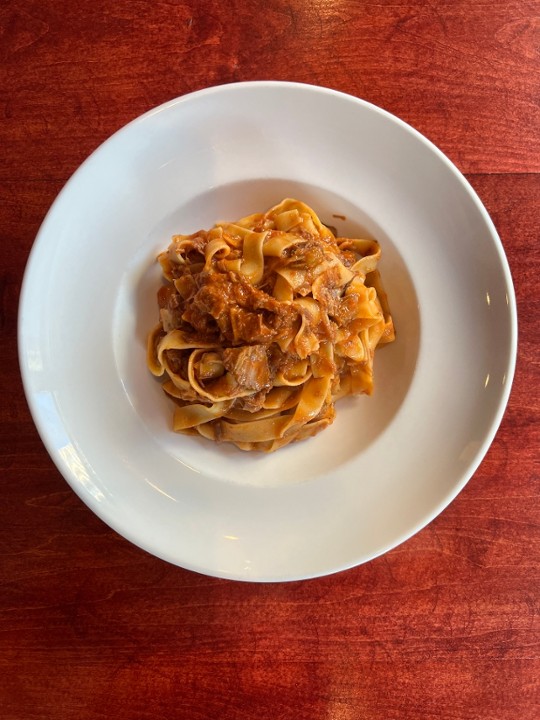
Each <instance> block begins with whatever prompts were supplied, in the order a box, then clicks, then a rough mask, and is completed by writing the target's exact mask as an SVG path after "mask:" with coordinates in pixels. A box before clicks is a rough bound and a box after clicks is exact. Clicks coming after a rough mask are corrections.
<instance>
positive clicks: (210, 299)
mask: <svg viewBox="0 0 540 720" xmlns="http://www.w3.org/2000/svg"><path fill="white" fill-rule="evenodd" d="M380 255H381V250H380V247H379V244H378V242H377V241H376V240H369V239H351V238H341V237H336V236H335V235H334V233H333V232H332V231H331V230H330V229H329V228H328V227H327V226H325V225H324V224H323V223H322V222H321V220H320V219H319V217H318V216H317V215H316V213H315V212H314V211H313V210H312V209H311V208H310V207H308V206H307V205H305V204H304V203H302V202H300V201H298V200H293V199H285V200H283V201H282V202H281V203H279V204H278V205H275V206H274V207H272V208H270V210H268V211H267V212H265V213H255V214H253V215H249V216H247V217H245V218H242V219H240V220H238V221H236V222H234V223H229V222H224V223H217V224H216V225H215V226H214V227H213V228H212V229H210V230H208V231H206V230H200V231H199V232H196V233H193V234H192V235H175V236H173V238H172V241H171V243H170V245H169V247H168V249H167V250H166V251H164V252H162V253H161V254H160V255H159V256H158V260H159V263H160V265H161V267H162V270H163V276H164V278H165V280H166V284H164V285H163V287H162V288H160V290H159V292H158V304H159V308H160V316H159V324H158V325H157V326H156V327H155V328H154V329H153V330H152V332H151V333H150V334H149V337H148V353H147V364H148V367H149V369H150V371H151V372H152V374H154V375H155V376H156V377H160V378H163V379H164V383H163V389H164V390H165V392H166V393H167V395H168V396H169V397H170V398H171V400H173V401H174V403H175V405H176V408H175V413H174V419H173V429H174V430H175V431H176V432H181V433H186V434H198V435H201V436H202V437H205V438H208V439H210V440H214V441H216V442H230V443H233V444H235V445H236V446H237V447H239V448H240V449H242V450H261V451H264V452H272V451H274V450H277V449H278V448H280V447H283V446H284V445H288V444H289V443H291V442H293V441H297V440H303V439H305V438H308V437H311V436H313V435H315V434H316V433H318V432H320V431H321V430H323V429H324V428H325V427H328V425H330V424H331V423H332V422H333V420H334V417H335V402H336V400H337V399H339V398H340V397H343V396H344V395H350V394H359V393H366V394H368V395H369V394H371V392H372V390H373V360H374V354H375V349H376V348H377V347H378V346H379V345H380V344H383V343H388V342H391V341H392V340H394V338H395V332H394V325H393V322H392V317H391V314H390V310H389V306H388V300H387V297H386V293H385V292H384V289H383V286H382V283H381V278H380V273H379V270H378V262H379V259H380Z"/></svg>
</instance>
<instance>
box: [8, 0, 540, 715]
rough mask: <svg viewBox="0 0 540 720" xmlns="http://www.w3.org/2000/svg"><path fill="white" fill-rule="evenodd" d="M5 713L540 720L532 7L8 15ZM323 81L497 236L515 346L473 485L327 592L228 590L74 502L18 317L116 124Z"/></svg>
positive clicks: (348, 2) (429, 1) (52, 4)
mask: <svg viewBox="0 0 540 720" xmlns="http://www.w3.org/2000/svg"><path fill="white" fill-rule="evenodd" d="M0 25H1V32H0V57H1V65H0V100H1V124H0V148H1V156H2V163H1V165H0V174H1V177H0V181H1V198H2V199H1V203H0V228H1V233H2V241H1V245H0V252H1V253H2V262H1V285H0V287H1V316H0V332H1V342H0V358H1V360H0V366H1V368H2V375H1V393H2V403H1V409H0V418H1V423H2V434H1V458H0V467H1V481H2V501H1V503H0V538H1V540H0V559H1V566H0V569H1V575H0V582H1V593H0V619H1V625H0V670H1V672H0V716H1V717H2V718H3V719H4V720H15V719H16V720H34V719H35V718H40V719H41V718H44V719H45V718H51V719H52V720H63V719H64V718H74V719H77V720H87V719H92V720H98V719H100V720H101V719H103V718H115V720H119V719H124V718H134V719H135V718H137V719H143V718H148V719H149V720H150V719H152V720H154V719H155V718H163V719H165V718H167V719H169V718H191V719H198V720H211V719H212V720H214V719H219V720H230V719H232V718H235V719H243V720H246V719H248V718H254V719H257V720H264V719H266V718H268V719H269V720H270V719H272V720H280V719H287V718H290V719H291V720H293V719H294V720H300V719H305V720H317V719H319V718H320V719H321V720H322V719H323V718H324V719H325V720H353V719H362V720H364V719H366V720H367V719H370V720H423V719H430V720H431V719H435V718H448V719H450V718H451V719H452V720H476V719H477V718H485V719H486V720H487V719H488V718H489V719H490V720H533V718H538V717H540V708H539V705H538V701H539V685H540V683H539V677H540V662H539V657H540V656H539V653H538V631H539V624H538V588H539V567H540V554H539V532H538V523H539V519H540V517H539V510H538V490H539V488H538V456H537V448H538V409H539V401H538V380H539V375H538V370H537V368H538V364H537V363H538V359H537V358H538V354H537V353H538V351H537V345H536V341H537V340H538V323H537V316H536V311H537V309H538V295H537V292H538V280H537V277H538V270H539V267H538V260H539V250H538V227H539V222H538V221H539V219H540V218H539V208H540V123H539V111H538V101H539V99H540V84H539V80H540V78H539V57H540V56H539V47H540V42H539V29H540V3H539V2H538V0H529V1H525V0H522V1H520V0H516V1H512V0H491V1H490V2H484V1H483V0H482V1H480V0H456V1H452V2H446V3H444V2H438V1H437V0H426V1H421V0H395V1H393V2H390V1H388V2H385V1H384V0H381V1H379V2H375V1H373V2H370V1H368V0H366V1H365V2H353V1H352V0H335V1H333V2H332V1H330V0H312V1H311V2H308V0H292V1H291V2H285V1H284V0H278V1H277V2H263V0H245V2H241V1H240V0H238V1H235V0H232V1H231V2H225V0H221V2H218V1H217V0H200V1H199V2H197V1H196V0H184V1H183V2H182V1H179V2H176V1H175V0H169V1H168V2H161V1H159V0H156V2H144V1H143V0H139V1H133V2H129V1H127V0H117V1H116V2H106V1H105V0H92V2H90V1H88V2H85V1H84V0H80V1H79V2H75V1H73V2H60V1H59V0H25V2H23V1H22V0H4V2H3V3H2V6H1V8H0ZM251 79H286V80H296V81H301V82H307V83H313V84H320V85H325V86H329V87H332V88H335V89H338V90H343V91H346V92H348V93H351V94H353V95H356V96H358V97H361V98H364V99H366V100H369V101H371V102H373V103H375V104H377V105H379V106H381V107H383V108H385V109H387V110H389V111H390V112H392V113H394V114H396V115H398V116H400V117H401V118H403V119H404V120H405V121H407V122H409V123H410V124H412V125H413V126H414V127H416V128H417V129H418V130H420V131H421V132H422V133H424V134H425V135H426V136H427V137H428V138H430V139H431V140H432V141H433V142H435V143H436V144H437V145H438V146H439V147H440V148H441V149H442V150H443V151H444V152H445V153H446V154H447V155H448V156H449V157H450V159H451V160H453V161H454V162H455V163H456V164H457V166H458V167H459V168H460V169H461V171H462V172H464V173H465V175H466V176H467V178H468V179H469V180H470V182H471V183H472V185H473V186H474V187H475V189H476V190H477V192H478V193H479V195H480V198H481V199H482V201H483V202H484V204H485V205H486V207H487V209H488V211H489V212H490V214H491V216H492V218H493V220H494V222H495V224H496V226H497V228H498V231H499V233H500V236H501V239H502V242H503V244H504V247H505V250H506V253H507V255H508V258H509V261H510V265H511V268H512V271H513V277H514V281H515V285H516V292H517V299H518V307H519V317H520V348H519V359H518V365H517V373H516V378H515V382H514V387H513V391H512V395H511V399H510V403H509V406H508V410H507V413H506V415H505V418H504V420H503V422H502V425H501V428H500V430H499V432H498V434H497V437H496V439H495V441H494V443H493V445H492V447H491V449H490V451H489V452H488V454H487V457H486V458H485V460H484V462H483V463H482V465H481V467H480V469H479V470H478V471H477V472H476V474H475V475H474V477H473V478H472V480H471V481H470V482H469V484H468V485H467V487H466V489H465V490H464V491H463V492H462V493H461V494H460V496H459V497H458V498H457V500H456V501H455V502H454V503H453V504H452V505H451V506H450V507H449V508H448V509H447V510H446V511H445V512H444V513H443V514H442V515H441V516H440V517H439V518H437V519H436V520H435V521H434V522H433V523H432V524H431V525H430V526H429V527H427V528H426V529H425V530H423V531H422V532H420V533H419V534H418V535H416V536H415V537H414V538H413V539H411V540H409V541H408V542H406V543H405V544H404V545H402V546H400V547H398V548H397V549H395V550H394V551H392V552H390V553H388V554H386V555H385V556H383V557H381V558H379V559H377V560H374V561H373V562H370V563H368V564H366V565H364V566H361V567H358V568H356V569H353V570H350V571H348V572H343V573H340V574H338V575H335V576H331V577H327V578H322V579H317V580H311V581H305V582H296V583H288V584H287V583H284V584H270V585H257V584H244V583H237V582H232V581H225V580H217V579H212V578H209V577H204V576H199V575H196V574H194V573H191V572H188V571H184V570H182V569H180V568H177V567H173V566H171V565H168V564H166V563H165V562H162V561H160V560H157V559H156V558H154V557H151V556H150V555H148V554H146V553H145V552H143V551H141V550H138V549H137V548H135V547H134V546H133V545H131V544H130V543H128V542H127V541H126V540H124V539H123V538H121V537H119V536H118V535H116V534H115V533H114V532H113V531H112V530H110V529H109V528H108V527H106V526H105V525H104V524H103V523H102V522H101V521H100V520H98V519H97V518H96V517H95V516H94V515H93V514H92V513H91V512H90V511H89V510H88V509H87V508H86V507H85V506H84V505H83V504H82V503H81V502H80V501H79V499H78V498H77V497H76V496H75V494H74V493H73V492H72V491H71V490H70V488H69V486H68V485H67V483H66V482H65V481H64V480H63V479H62V477H61V476H60V475H59V473H58V471H57V470H56V469H55V467H54V466H53V463H52V462H51V460H50V459H49V457H48V455H47V453H46V452H45V450H44V448H43V446H42V444H41V442H40V440H39V438H38V435H37V432H36V430H35V428H34V426H33V424H32V420H31V418H30V415H29V412H28V409H27V405H26V402H25V399H24V396H23V391H22V386H21V381H20V377H19V369H18V363H17V350H16V331H17V328H16V312H17V304H18V296H19V291H20V287H21V279H22V275H23V271H24V267H25V262H26V259H27V256H28V252H29V250H30V248H31V246H32V243H33V240H34V238H35V235H36V232H37V230H38V228H39V225H40V223H41V221H42V220H43V217H44V215H45V213H46V211H47V209H48V208H49V206H50V204H51V203H52V201H53V200H54V198H55V196H56V194H57V193H58V191H59V190H60V188H61V187H62V186H63V184H64V183H65V182H66V180H67V179H68V178H69V176H70V175H71V173H72V172H73V171H74V170H75V169H76V168H77V167H78V165H79V164H80V163H81V162H82V161H83V159H84V158H85V157H86V156H87V155H88V154H89V153H90V152H91V151H92V150H93V149H94V148H95V147H96V146H97V145H98V144H100V143H101V142H102V141H103V140H105V139H106V138H107V137H108V136H109V135H110V134H112V133H113V132H114V131H115V130H117V129H118V128H120V127H121V126H122V125H123V124H124V123H126V122H127V121H129V120H131V119H132V118H134V117H136V116H137V115H139V114H141V113H142V112H144V111H146V110H148V109H150V108H152V107H153V106H156V105H158V104H160V103H162V102H163V101H166V100H168V99H170V98H173V97H175V96H178V95H182V94H184V93H187V92H189V91H192V90H197V89H199V88H203V87H206V86H209V85H214V84H221V83H225V82H231V81H238V80H251Z"/></svg>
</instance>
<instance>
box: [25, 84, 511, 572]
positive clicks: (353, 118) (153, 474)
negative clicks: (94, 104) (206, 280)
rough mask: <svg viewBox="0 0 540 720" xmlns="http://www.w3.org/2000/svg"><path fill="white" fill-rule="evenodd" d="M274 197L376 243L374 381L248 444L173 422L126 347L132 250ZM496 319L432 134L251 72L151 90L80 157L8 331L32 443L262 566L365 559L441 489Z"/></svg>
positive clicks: (108, 496) (483, 398)
mask: <svg viewBox="0 0 540 720" xmlns="http://www.w3.org/2000/svg"><path fill="white" fill-rule="evenodd" d="M291 196H292V197H296V198H298V199H300V200H303V201H304V202H306V203H308V204H309V205H311V206H312V207H313V208H314V209H315V211H316V212H317V213H318V214H319V215H320V216H321V217H322V219H323V221H325V222H328V223H330V224H332V225H335V226H337V229H338V231H339V232H340V234H343V235H349V236H360V235H366V234H367V235H371V236H373V237H375V238H377V239H378V240H379V241H380V243H381V246H382V260H381V265H380V267H381V272H382V276H383V280H384V283H385V286H386V289H387V291H388V296H389V300H390V305H391V309H392V311H393V316H394V321H395V325H396V328H397V340H396V342H395V343H393V344H392V345H389V346H386V347H384V348H382V349H381V350H380V351H377V355H376V361H375V393H374V395H373V396H372V397H360V398H350V399H346V400H342V401H340V402H338V405H337V419H336V421H335V423H334V425H332V426H331V427H330V428H329V429H328V430H325V431H324V432H323V433H321V434H320V435H318V436H317V437H315V438H313V439H311V440H308V441H304V442H301V443H296V444H293V445H291V446H289V447H286V448H284V449H282V450H279V451H277V452H276V453H273V454H271V455H261V454H258V453H243V452H242V451H240V450H237V449H236V448H234V447H229V446H226V445H216V444H213V443H211V442H210V441H207V440H204V439H202V438H200V439H198V438H194V437H186V436H183V435H176V434H174V433H173V432H172V430H171V417H172V413H171V406H170V401H169V400H167V398H166V397H165V395H164V394H163V392H162V390H161V388H160V385H159V383H157V382H156V381H155V379H154V378H152V376H151V375H150V373H149V372H148V370H147V368H146V362H145V339H146V334H147V332H148V330H149V329H150V328H152V327H153V325H154V324H155V322H156V320H157V305H156V291H157V289H158V287H159V285H160V272H159V268H158V266H157V264H156V263H155V256H156V254H157V253H158V252H159V251H161V250H162V249H164V248H165V247H166V246H167V245H168V243H169V240H170V236H171V235H172V234H173V233H189V232H194V231H195V230H197V229H199V228H201V227H210V226H211V225H212V224H214V222H216V221H217V220H223V219H227V220H234V219H236V218H239V217H241V216H242V215H247V214H249V213H252V212H256V211H261V210H265V209H267V208H268V207H270V206H271V205H273V204H275V203H277V202H279V201H280V200H281V199H282V198H284V197H291ZM337 215H342V216H345V218H346V219H345V220H342V219H340V218H339V217H335V216H337ZM516 327H517V321H516V310H515V298H514V293H513V289H512V282H511V278H510V273H509V269H508V264H507V261H506V258H505V256H504V252H503V249H502V246H501V243H500V240H499V238H498V236H497V233H496V231H495V228H494V226H493V224H492V222H491V220H490V218H489V216H488V214H487V212H486V210H485V209H484V207H483V206H482V204H481V203H480V201H479V199H478V198H477V196H476V195H475V193H474V191H473V190H472V188H471V187H470V185H469V184H468V183H467V182H466V180H465V179H464V178H463V176H462V175H461V174H460V173H459V172H458V170H457V169H456V168H455V167H454V166H453V165H452V163H451V162H450V161H449V160H448V159H447V158H446V157H445V156H444V155H443V154H442V153H441V152H440V151H439V150H437V148H435V147H434V146H433V145H432V144H431V143H430V142H428V141H427V140H426V139H425V138H424V137H422V136H421V135H420V134H419V133H418V132H416V131H415V130H413V129H412V128H411V127H409V126H408V125H406V124H405V123H403V122H402V121H400V120H398V119H397V118H395V117H393V116H392V115H389V114H388V113H386V112H384V111H382V110H380V109H378V108H376V107H374V106H373V105H370V104H368V103H366V102H363V101H362V100H358V99H357V98H354V97H350V96H348V95H345V94H342V93H338V92H335V91H332V90H328V89H323V88H318V87H312V86H308V85H299V84H294V83H282V82H253V83H239V84H234V85H226V86H221V87H215V88H210V89H208V90H204V91H201V92H197V93H194V94H191V95H187V96H184V97H181V98H179V99H177V100H173V101H171V102H169V103H166V104H165V105H162V106H161V107H159V108H157V109H155V110H152V111H151V112H149V113H147V114H145V115H143V116H142V117H140V118H138V119H137V120H135V121H134V122H132V123H130V124H129V125H127V126H126V127H124V128H123V129H122V130H120V131H119V132H117V133H116V134H115V135H114V136H113V137H112V138H110V139H109V140H108V141H107V142H105V143H104V144H103V145H102V146H101V147H99V148H98V149H97V150H96V151H95V152H94V153H93V154H92V155H91V156H90V158H88V160H87V161H86V162H85V163H84V164H83V165H82V166H81V168H80V169H79V170H78V171H77V172H76V173H75V174H74V176H73V177H72V178H71V180H70V181H69V182H68V183H67V185H66V186H65V188H64V189H63V190H62V192H61V193H60V195H59V197H58V198H57V200H56V201H55V203H54V204H53V206H52V208H51V210H50V212H49V213H48V215H47V217H46V219H45V221H44V223H43V225H42V227H41V230H40V232H39V235H38V237H37V240H36V242H35V245H34V247H33V250H32V253H31V256H30V259H29V262H28V266H27V269H26V274H25V278H24V285H23V290H22V296H21V304H20V317H19V348H20V363H21V368H22V375H23V380H24V385H25V390H26V394H27V397H28V401H29V405H30V408H31V411H32V414H33V417H34V420H35V422H36V425H37V427H38V430H39V432H40V434H41V437H42V439H43V442H44V443H45V445H46V447H47V450H48V452H49V453H50V455H51V457H52V459H53V460H54V462H55V463H56V464H57V466H58V468H59V470H60V472H61V473H62V474H63V475H64V477H65V478H66V480H67V481H68V483H70V485H71V486H72V487H73V489H74V490H75V492H76V493H77V494H78V495H79V496H80V497H81V498H82V499H83V500H84V502H85V503H87V505H88V506H89V507H90V508H91V509H92V510H93V511H94V512H95V513H96V514H97V515H98V516H99V517H100V518H102V519H103V520H104V521H105V522H106V523H108V524H109V525H110V526H111V527H113V528H114V529H115V530H117V531H118V532H119V533H120V534H122V535H123V536H125V537H126V538H128V539H129V540H131V541H132V542H134V543H135V544H137V545H139V546H140V547H142V548H144V549H146V550H147V551H149V552H151V553H153V554H155V555H157V556H159V557H161V558H164V559H165V560H168V561H170V562H172V563H175V564H177V565H180V566H182V567H185V568H190V569H193V570H196V571H199V572H202V573H206V574H208V575H214V576H220V577H228V578H236V579H241V580H257V581H271V580H293V579H300V578H308V577H314V576H319V575H324V574H328V573H332V572H336V571H338V570H341V569H345V568H348V567H351V566H354V565H357V564H359V563H362V562H365V561H367V560H370V559H371V558H374V557H375V556H377V555H380V554H381V553H384V552H385V551H387V550H389V549H390V548H393V547H395V546H396V545H398V544H399V543H401V542H403V541H404V540H406V539H407V538H409V537H410V536H411V535H413V534H414V533H415V532H417V531H418V530H420V529H421V528H422V527H423V526H425V525H426V524H427V523H428V522H430V520H432V519H433V518H434V517H435V516H436V515H437V514H438V513H440V512H441V511H442V510H443V509H444V508H445V506H447V505H448V503H450V502H451V500H452V499H453V498H454V497H455V496H456V495H457V493H458V492H459V491H460V490H461V489H462V488H463V486H464V485H465V483H466V482H467V481H468V479H469V478H470V477H471V476H472V474H473V473H474V471H475V470H476V468H477V467H478V465H479V463H480V462H481V460H482V458H483V456H484V455H485V453H486V451H487V449H488V447H489V445H490V443H491V442H492V440H493V437H494V435H495V432H496V430H497V427H498V425H499V423H500V420H501V417H502V414H503V412H504V408H505V406H506V402H507V399H508V395H509V391H510V386H511V382H512V377H513V372H514V363H515V354H516Z"/></svg>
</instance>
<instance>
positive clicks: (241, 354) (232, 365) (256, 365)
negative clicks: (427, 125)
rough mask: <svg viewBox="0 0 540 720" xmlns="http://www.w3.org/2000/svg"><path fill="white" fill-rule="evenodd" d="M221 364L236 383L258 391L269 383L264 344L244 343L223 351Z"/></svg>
mask: <svg viewBox="0 0 540 720" xmlns="http://www.w3.org/2000/svg"><path fill="white" fill-rule="evenodd" d="M223 364H224V365H225V368H226V369H227V370H228V371H229V372H230V373H231V375H232V376H233V377H234V379H235V380H236V381H237V383H238V384H239V385H240V386H241V387H242V388H245V389H246V390H252V391H253V392H258V391H259V390H262V389H263V388H268V387H270V385H271V379H270V368H269V366H268V358H267V356H266V348H265V346H264V345H246V346H245V347H239V348H227V349H226V350H224V351H223Z"/></svg>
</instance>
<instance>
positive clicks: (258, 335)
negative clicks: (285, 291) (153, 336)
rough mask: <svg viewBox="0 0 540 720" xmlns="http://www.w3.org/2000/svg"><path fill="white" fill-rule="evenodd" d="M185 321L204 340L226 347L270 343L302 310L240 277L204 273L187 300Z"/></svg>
mask: <svg viewBox="0 0 540 720" xmlns="http://www.w3.org/2000/svg"><path fill="white" fill-rule="evenodd" d="M183 309H184V311H183V314H182V320H183V321H184V322H186V323H189V324H190V325H191V326H192V328H193V331H194V332H195V333H196V334H197V337H199V338H200V339H201V340H208V341H214V340H217V341H219V342H220V343H222V344H224V345H237V344H240V343H257V342H259V343H260V342H265V343H268V342H270V341H272V340H273V339H274V338H278V337H280V336H281V335H282V334H283V333H285V332H286V331H287V330H288V329H289V328H290V327H292V326H293V324H294V322H295V321H296V319H297V318H298V311H297V310H296V309H295V308H294V307H291V306H290V305H286V304H284V303H280V302H278V301H277V300H275V298H273V297H272V296H271V295H268V294H267V293H265V292H264V291H262V290H260V289H258V288H256V287H253V286H252V285H250V284H249V283H248V282H247V281H243V280H242V279H239V278H238V277H235V278H232V277H230V275H229V274H228V273H227V274H224V273H220V272H215V271H209V272H202V273H200V274H199V276H198V277H197V282H196V283H194V287H193V291H192V293H191V295H190V296H189V297H187V298H185V299H184V301H183Z"/></svg>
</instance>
